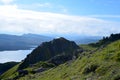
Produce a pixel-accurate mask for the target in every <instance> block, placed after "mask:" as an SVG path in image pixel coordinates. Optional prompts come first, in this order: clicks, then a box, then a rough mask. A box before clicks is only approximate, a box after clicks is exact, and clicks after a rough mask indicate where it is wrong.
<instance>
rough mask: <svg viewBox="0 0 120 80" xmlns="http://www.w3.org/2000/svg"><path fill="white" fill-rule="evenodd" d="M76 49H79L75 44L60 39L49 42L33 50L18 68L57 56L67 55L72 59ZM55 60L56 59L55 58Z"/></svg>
mask: <svg viewBox="0 0 120 80" xmlns="http://www.w3.org/2000/svg"><path fill="white" fill-rule="evenodd" d="M77 49H79V46H77V45H76V43H75V42H73V41H69V40H67V39H65V38H62V37H61V38H57V39H54V40H52V41H49V42H44V43H42V44H41V45H40V46H38V47H37V48H36V49H34V50H33V51H32V52H31V54H29V55H27V57H26V58H25V60H24V61H23V62H22V64H21V65H20V66H19V68H20V69H23V68H26V67H28V66H29V65H30V64H35V63H37V62H39V61H47V60H49V59H51V58H53V57H55V56H57V55H68V56H71V57H72V56H73V54H74V52H75V51H76V50H77ZM65 58H66V57H65ZM52 60H53V59H52ZM52 60H51V61H52ZM55 60H57V59H56V58H55ZM52 62H53V61H52Z"/></svg>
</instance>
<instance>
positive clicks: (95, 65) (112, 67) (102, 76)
mask: <svg viewBox="0 0 120 80" xmlns="http://www.w3.org/2000/svg"><path fill="white" fill-rule="evenodd" d="M82 47H83V48H84V49H86V50H88V51H93V50H95V49H96V48H93V47H91V46H88V45H82ZM13 69H16V68H12V70H13ZM14 71H15V70H14ZM10 72H12V73H13V71H11V70H9V71H8V72H7V73H5V74H4V77H8V76H9V75H8V73H10ZM119 79H120V41H116V42H113V43H111V44H109V45H107V46H106V47H105V48H102V49H98V51H96V52H95V53H93V54H88V52H87V55H84V56H82V57H79V58H78V59H76V60H74V61H70V62H66V63H64V64H62V65H59V66H58V67H53V68H51V69H49V70H47V71H45V72H42V73H37V74H29V75H26V76H24V77H21V78H20V79H19V80H119Z"/></svg>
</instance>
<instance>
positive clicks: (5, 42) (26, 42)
mask: <svg viewBox="0 0 120 80" xmlns="http://www.w3.org/2000/svg"><path fill="white" fill-rule="evenodd" d="M53 38H55V36H54V37H51V36H44V35H37V34H23V35H21V36H18V35H9V34H0V51H3V50H25V49H30V48H32V47H35V46H38V45H40V44H41V43H42V42H45V41H50V40H52V39H53ZM66 38H67V39H69V40H73V41H75V42H76V43H77V44H87V43H91V42H97V41H98V40H99V39H101V37H99V36H84V37H83V36H77V37H74V36H69V37H66Z"/></svg>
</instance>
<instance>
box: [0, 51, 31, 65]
mask: <svg viewBox="0 0 120 80" xmlns="http://www.w3.org/2000/svg"><path fill="white" fill-rule="evenodd" d="M32 50H33V49H30V50H15V51H0V63H5V62H10V61H16V62H20V61H21V60H23V59H24V58H25V57H26V56H27V55H28V54H30V53H31V51H32Z"/></svg>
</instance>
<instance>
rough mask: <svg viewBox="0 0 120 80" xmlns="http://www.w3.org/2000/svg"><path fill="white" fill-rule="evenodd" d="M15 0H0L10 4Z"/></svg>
mask: <svg viewBox="0 0 120 80" xmlns="http://www.w3.org/2000/svg"><path fill="white" fill-rule="evenodd" d="M13 1H14V0H0V2H2V3H4V4H9V3H12V2H13Z"/></svg>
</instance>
